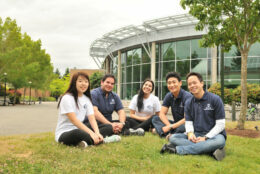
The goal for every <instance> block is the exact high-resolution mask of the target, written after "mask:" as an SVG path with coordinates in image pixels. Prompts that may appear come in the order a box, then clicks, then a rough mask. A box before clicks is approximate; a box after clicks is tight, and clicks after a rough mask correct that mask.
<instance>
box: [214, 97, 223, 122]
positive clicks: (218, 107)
mask: <svg viewBox="0 0 260 174" xmlns="http://www.w3.org/2000/svg"><path fill="white" fill-rule="evenodd" d="M214 105H215V106H214V110H215V119H216V120H220V119H225V110H224V104H223V102H222V100H221V98H220V97H219V96H217V98H216V100H215V102H214Z"/></svg>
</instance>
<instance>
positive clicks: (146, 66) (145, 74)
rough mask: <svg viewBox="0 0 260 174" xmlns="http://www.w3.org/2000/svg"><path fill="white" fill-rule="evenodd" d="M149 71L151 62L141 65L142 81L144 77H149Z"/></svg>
mask: <svg viewBox="0 0 260 174" xmlns="http://www.w3.org/2000/svg"><path fill="white" fill-rule="evenodd" d="M150 72H151V64H143V66H142V81H144V80H145V79H146V78H150V77H151V75H150Z"/></svg>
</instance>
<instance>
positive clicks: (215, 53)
mask: <svg viewBox="0 0 260 174" xmlns="http://www.w3.org/2000/svg"><path fill="white" fill-rule="evenodd" d="M217 58H218V51H217V47H216V46H214V47H212V48H211V85H212V84H214V83H217Z"/></svg>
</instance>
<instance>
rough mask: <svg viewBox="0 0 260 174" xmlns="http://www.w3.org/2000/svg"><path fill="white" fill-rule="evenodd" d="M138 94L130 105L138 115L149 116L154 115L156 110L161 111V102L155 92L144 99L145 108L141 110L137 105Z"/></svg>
mask: <svg viewBox="0 0 260 174" xmlns="http://www.w3.org/2000/svg"><path fill="white" fill-rule="evenodd" d="M137 96H138V95H135V96H134V97H133V98H132V100H131V102H130V105H129V109H131V110H134V111H135V115H137V116H143V117H145V116H148V115H154V114H155V113H156V112H160V109H161V104H160V101H159V99H158V97H156V96H154V95H153V94H150V96H149V97H148V98H146V99H143V109H142V111H141V112H138V107H137Z"/></svg>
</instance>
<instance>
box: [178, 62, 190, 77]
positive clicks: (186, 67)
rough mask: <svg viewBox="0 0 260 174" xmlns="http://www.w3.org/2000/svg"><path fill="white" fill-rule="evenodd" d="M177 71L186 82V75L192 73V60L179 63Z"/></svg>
mask: <svg viewBox="0 0 260 174" xmlns="http://www.w3.org/2000/svg"><path fill="white" fill-rule="evenodd" d="M176 71H177V72H178V73H179V74H180V75H181V79H182V80H185V77H186V75H187V74H188V73H189V72H190V60H184V61H177V62H176Z"/></svg>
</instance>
